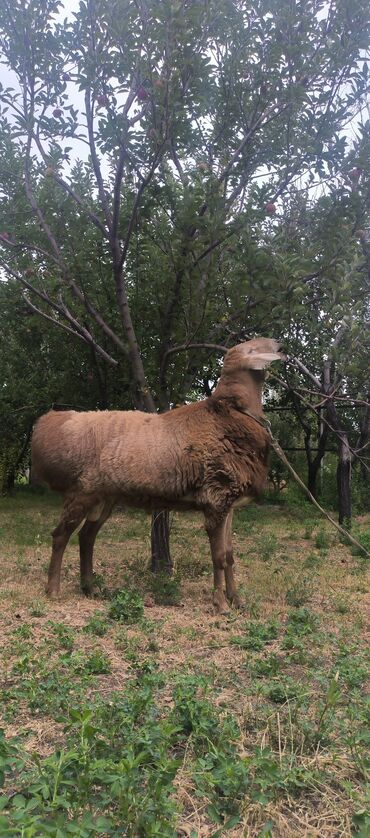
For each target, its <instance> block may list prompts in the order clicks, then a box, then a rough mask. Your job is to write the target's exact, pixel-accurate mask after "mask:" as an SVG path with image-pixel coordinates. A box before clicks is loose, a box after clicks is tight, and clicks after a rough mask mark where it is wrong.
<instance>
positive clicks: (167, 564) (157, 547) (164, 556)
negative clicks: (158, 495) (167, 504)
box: [151, 509, 173, 576]
mask: <svg viewBox="0 0 370 838" xmlns="http://www.w3.org/2000/svg"><path fill="white" fill-rule="evenodd" d="M169 521H170V519H169V512H168V510H167V509H165V510H158V511H157V510H154V512H153V513H152V530H151V549H152V564H151V569H152V572H153V573H167V574H168V576H172V573H173V562H172V559H171V556H170V540H169V531H170V527H169Z"/></svg>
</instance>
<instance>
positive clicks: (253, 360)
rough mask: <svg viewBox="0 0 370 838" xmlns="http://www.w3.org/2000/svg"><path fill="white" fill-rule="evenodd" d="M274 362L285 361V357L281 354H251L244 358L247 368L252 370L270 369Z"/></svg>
mask: <svg viewBox="0 0 370 838" xmlns="http://www.w3.org/2000/svg"><path fill="white" fill-rule="evenodd" d="M272 361H284V355H282V354H281V352H257V351H256V352H251V353H248V355H246V356H245V358H244V363H245V364H246V366H248V367H250V368H251V369H252V370H263V369H265V367H268V366H269V364H271V363H272Z"/></svg>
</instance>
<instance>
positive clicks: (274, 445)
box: [269, 431, 370, 559]
mask: <svg viewBox="0 0 370 838" xmlns="http://www.w3.org/2000/svg"><path fill="white" fill-rule="evenodd" d="M269 433H270V439H271V447H272V448H273V450H274V451H275V454H276V455H277V457H279V459H280V460H281V461H282V462H283V463H284V465H285V466H286V467H287V469H288V471H290V473H291V475H292V476H293V477H294V480H295V481H296V483H298V485H299V486H300V487H301V489H303V491H304V493H305V494H306V495H307V497H308V498H309V499H310V501H311V503H313V504H314V506H316V507H317V509H319V511H320V512H321V514H322V515H324V516H325V518H327V519H328V521H330V523H331V524H333V527H335V529H336V530H338V532H340V533H341V535H343V536H344V537H345V538H346V539H347V540H348V541H350V542H351V544H353V545H354V546H355V547H357V549H358V550H361V552H362V553H364V554H365V556H367V558H368V559H370V553H369V552H368V551H367V550H366V548H365V547H364V546H363V544H360V542H359V541H357V538H354V536H353V535H350V533H349V532H347V530H345V529H344V528H343V527H341V526H340V524H337V522H336V521H335V520H334V518H332V517H331V515H329V513H328V512H326V511H325V509H323V508H322V506H320V504H319V503H318V502H317V500H316V498H314V496H313V495H312V494H311V492H310V490H309V489H307V486H306V485H305V483H304V482H303V480H301V478H300V477H299V475H298V474H297V472H296V471H294V468H293V466H292V465H291V464H290V462H289V460H288V459H287V457H286V456H285V454H284V451H283V449H282V448H281V446H280V445H279V443H278V441H277V439H275V437H274V436H273V435H272V433H271V431H269Z"/></svg>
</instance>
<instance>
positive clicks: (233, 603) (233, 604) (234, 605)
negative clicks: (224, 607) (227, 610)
mask: <svg viewBox="0 0 370 838" xmlns="http://www.w3.org/2000/svg"><path fill="white" fill-rule="evenodd" d="M230 605H231V607H232V608H235V610H236V611H239V610H240V608H241V607H242V604H241V602H240V599H239V596H238V594H234V596H232V597H230Z"/></svg>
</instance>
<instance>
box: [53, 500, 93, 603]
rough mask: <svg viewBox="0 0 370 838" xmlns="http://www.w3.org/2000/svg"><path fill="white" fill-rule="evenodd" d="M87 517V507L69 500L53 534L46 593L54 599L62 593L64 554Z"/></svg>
mask: <svg viewBox="0 0 370 838" xmlns="http://www.w3.org/2000/svg"><path fill="white" fill-rule="evenodd" d="M85 515H86V506H84V505H83V503H81V501H77V500H76V499H75V498H73V499H72V500H71V498H68V499H67V500H66V501H65V503H64V506H63V510H62V515H61V519H60V521H59V524H58V526H57V527H55V530H53V532H52V537H53V548H52V553H51V559H50V565H49V571H48V582H47V585H46V593H47V594H49V596H50V597H52V598H53V599H54V598H55V597H57V596H58V594H59V591H60V571H61V567H62V559H63V554H64V551H65V549H66V546H67V544H68V541H69V539H70V537H71V535H72V533H73V531H74V530H75V529H77V527H78V526H79V524H80V523H81V521H83V519H84V517H85Z"/></svg>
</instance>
